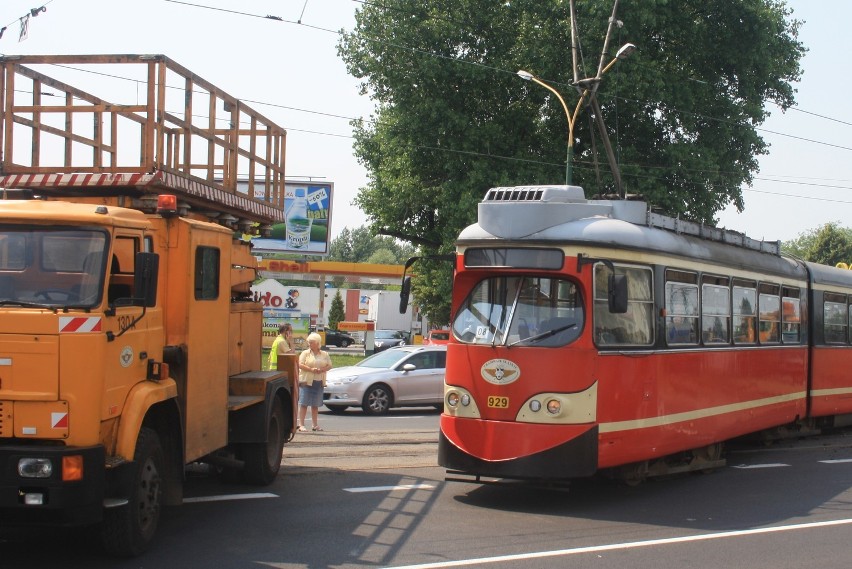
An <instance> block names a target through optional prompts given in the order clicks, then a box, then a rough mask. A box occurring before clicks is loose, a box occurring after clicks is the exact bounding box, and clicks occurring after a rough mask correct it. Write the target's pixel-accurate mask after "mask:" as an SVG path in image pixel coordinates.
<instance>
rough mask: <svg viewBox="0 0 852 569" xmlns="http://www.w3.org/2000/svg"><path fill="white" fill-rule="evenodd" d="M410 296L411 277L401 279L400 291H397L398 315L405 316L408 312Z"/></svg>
mask: <svg viewBox="0 0 852 569" xmlns="http://www.w3.org/2000/svg"><path fill="white" fill-rule="evenodd" d="M409 296H411V277H405V278H404V279H402V289H401V290H400V291H399V313H400V314H405V312H406V311H407V310H408V297H409Z"/></svg>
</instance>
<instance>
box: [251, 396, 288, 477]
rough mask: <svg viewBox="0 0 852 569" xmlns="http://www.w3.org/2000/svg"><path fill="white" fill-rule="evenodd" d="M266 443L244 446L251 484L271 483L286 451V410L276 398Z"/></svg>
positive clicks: (267, 430)
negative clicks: (282, 408) (283, 409)
mask: <svg viewBox="0 0 852 569" xmlns="http://www.w3.org/2000/svg"><path fill="white" fill-rule="evenodd" d="M266 438H267V441H266V442H265V443H250V444H247V445H245V446H244V447H243V459H244V460H245V471H244V472H243V474H244V475H245V479H246V482H248V483H249V484H257V485H264V486H265V485H267V484H271V483H272V481H273V480H275V477H276V476H278V470H280V468H281V455H282V454H283V452H284V439H285V436H284V411H282V410H281V404H280V403H278V401H277V400H276V401H275V403H274V405H273V407H272V414H271V415H270V416H269V423H268V424H267V427H266Z"/></svg>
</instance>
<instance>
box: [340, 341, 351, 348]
mask: <svg viewBox="0 0 852 569" xmlns="http://www.w3.org/2000/svg"><path fill="white" fill-rule="evenodd" d="M340 347H341V348H348V347H349V340H340Z"/></svg>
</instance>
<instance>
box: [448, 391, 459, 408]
mask: <svg viewBox="0 0 852 569" xmlns="http://www.w3.org/2000/svg"><path fill="white" fill-rule="evenodd" d="M447 405H449V406H450V407H458V405H459V394H458V393H456V392H455V391H451V392H449V393H448V394H447Z"/></svg>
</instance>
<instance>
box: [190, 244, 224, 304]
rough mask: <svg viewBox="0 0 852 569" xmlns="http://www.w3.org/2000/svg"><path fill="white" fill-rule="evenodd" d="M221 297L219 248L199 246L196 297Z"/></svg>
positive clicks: (196, 265) (200, 298)
mask: <svg viewBox="0 0 852 569" xmlns="http://www.w3.org/2000/svg"><path fill="white" fill-rule="evenodd" d="M217 298H219V249H215V248H213V247H199V248H198V249H196V250H195V299H196V300H215V299H217Z"/></svg>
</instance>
